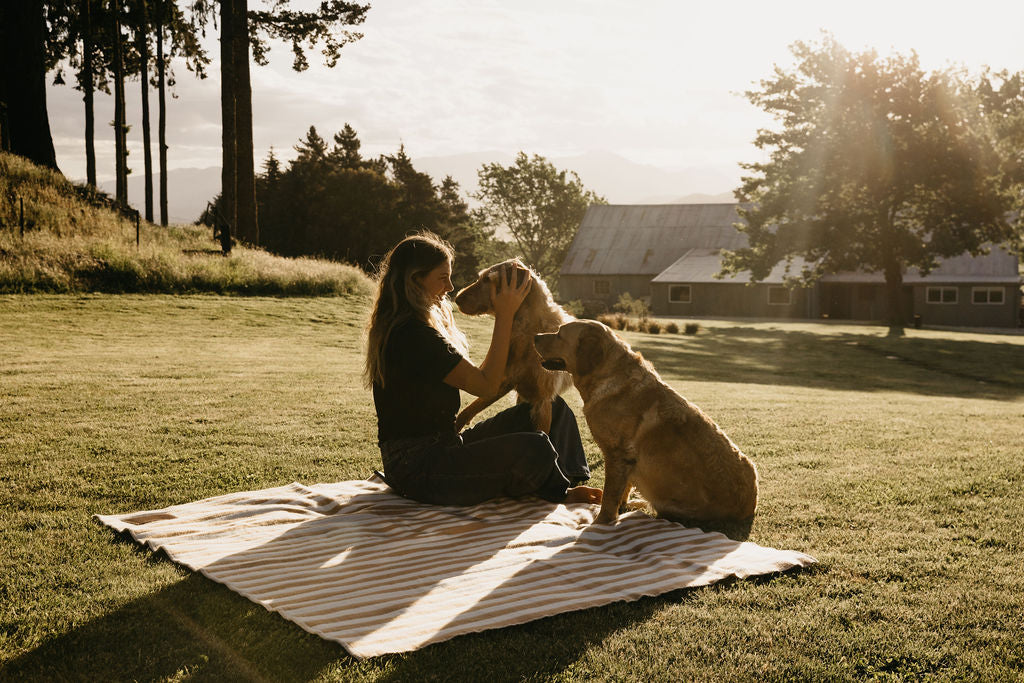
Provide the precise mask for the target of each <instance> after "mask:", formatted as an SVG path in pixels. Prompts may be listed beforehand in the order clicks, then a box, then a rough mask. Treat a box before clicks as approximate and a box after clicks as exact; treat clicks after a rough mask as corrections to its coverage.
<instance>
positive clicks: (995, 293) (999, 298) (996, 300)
mask: <svg viewBox="0 0 1024 683" xmlns="http://www.w3.org/2000/svg"><path fill="white" fill-rule="evenodd" d="M971 301H973V302H974V303H976V304H1001V303H1003V301H1004V299H1003V288H1002V287H974V288H973V289H971Z"/></svg>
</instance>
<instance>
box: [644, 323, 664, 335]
mask: <svg viewBox="0 0 1024 683" xmlns="http://www.w3.org/2000/svg"><path fill="white" fill-rule="evenodd" d="M644 332H646V333H647V334H661V323H659V322H658V321H657V320H648V321H647V323H646V325H645V326H644Z"/></svg>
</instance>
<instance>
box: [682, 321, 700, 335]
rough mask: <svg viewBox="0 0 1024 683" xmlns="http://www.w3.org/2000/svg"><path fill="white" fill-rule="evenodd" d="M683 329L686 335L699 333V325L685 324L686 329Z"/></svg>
mask: <svg viewBox="0 0 1024 683" xmlns="http://www.w3.org/2000/svg"><path fill="white" fill-rule="evenodd" d="M683 329H684V331H685V332H686V334H697V333H698V332H700V323H686V327H685V328H683Z"/></svg>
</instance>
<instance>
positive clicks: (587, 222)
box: [561, 203, 1020, 284]
mask: <svg viewBox="0 0 1024 683" xmlns="http://www.w3.org/2000/svg"><path fill="white" fill-rule="evenodd" d="M736 207H737V204H735V203H731V204H638V205H631V204H630V205H627V204H594V205H591V206H590V207H589V208H587V213H586V214H585V215H584V217H583V221H582V222H581V223H580V227H579V230H578V231H577V232H576V236H575V238H574V239H573V241H572V244H571V245H570V246H569V251H568V253H567V254H566V257H565V261H564V262H563V263H562V271H561V272H562V275H650V276H651V277H652V282H680V283H686V282H749V281H750V274H749V273H740V274H737V275H736V276H734V277H726V278H723V279H721V280H718V279H716V278H715V277H714V275H715V274H716V273H718V272H719V271H720V270H721V256H720V252H721V250H723V249H728V250H732V249H739V248H741V247H744V246H746V244H747V236H746V235H745V234H743V233H742V232H740V231H738V230H737V229H736V228H735V227H733V226H734V224H735V223H737V222H739V216H738V215H737V213H736ZM803 265H804V261H803V260H802V259H800V258H794V259H793V263H792V264H791V265H790V272H791V273H792V274H794V275H797V274H799V273H800V271H801V269H802V268H803ZM785 274H786V263H785V261H783V262H781V263H779V264H777V265H776V266H775V268H773V269H772V272H771V273H770V274H769V275H768V277H767V278H766V279H765V280H763V282H766V283H769V284H781V283H782V282H783V276H784V275H785ZM903 281H904V283H906V284H919V283H923V282H928V283H939V282H942V283H950V284H954V283H958V282H970V283H982V284H984V283H1001V284H1007V283H1018V282H1020V274H1019V272H1018V261H1017V257H1016V256H1015V255H1014V254H1011V253H1010V252H1008V251H1007V250H1005V249H1004V248H1001V247H992V248H991V249H990V251H989V253H988V254H984V255H980V256H971V255H970V254H962V255H960V256H956V257H953V258H949V259H944V260H941V261H940V262H939V265H938V266H937V267H936V268H935V269H934V270H932V271H931V273H929V275H928V276H927V277H923V276H921V274H920V273H919V272H918V271H917V269H916V268H911V269H909V270H908V271H907V273H906V274H905V275H904V277H903ZM822 282H847V283H864V284H874V283H882V282H885V277H884V275H883V274H882V273H880V272H879V273H862V272H843V273H836V274H833V275H826V276H824V277H823V278H822Z"/></svg>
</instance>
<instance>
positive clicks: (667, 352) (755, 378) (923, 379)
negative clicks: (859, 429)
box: [631, 327, 1024, 399]
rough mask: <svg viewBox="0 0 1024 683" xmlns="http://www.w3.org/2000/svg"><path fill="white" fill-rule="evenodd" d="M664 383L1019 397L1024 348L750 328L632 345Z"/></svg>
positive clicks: (646, 338) (640, 339) (641, 339)
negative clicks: (720, 383) (789, 386)
mask: <svg viewBox="0 0 1024 683" xmlns="http://www.w3.org/2000/svg"><path fill="white" fill-rule="evenodd" d="M631 339H632V341H633V343H632V346H633V348H634V349H635V350H636V351H639V352H641V353H642V354H643V355H644V357H645V358H647V359H648V360H650V361H651V363H653V364H654V366H655V368H657V370H658V372H659V373H660V374H661V375H662V376H663V377H664V378H665V379H667V380H669V381H683V382H685V381H702V382H733V383H747V384H776V385H792V386H800V387H812V388H822V389H838V390H848V391H869V392H870V391H904V392H908V393H916V394H923V395H933V396H955V397H964V398H966V397H974V398H1004V399H1005V398H1017V397H1020V396H1022V395H1024V346H1022V345H1019V344H1012V343H998V342H986V341H972V340H956V339H923V338H914V337H898V338H893V337H872V336H868V335H855V334H834V335H825V334H819V333H814V332H803V331H785V330H776V329H762V328H751V327H736V328H728V329H714V330H710V331H708V332H705V333H702V334H700V335H697V336H687V337H675V336H673V337H663V336H654V335H643V336H637V337H632V338H631Z"/></svg>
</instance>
